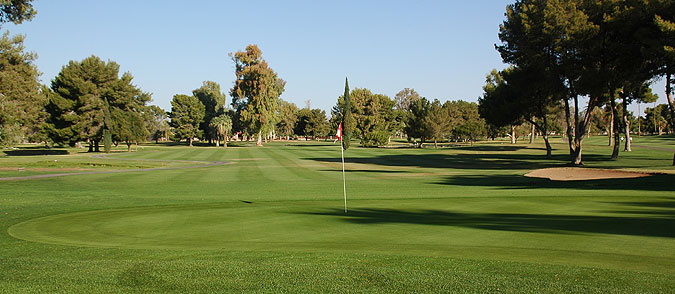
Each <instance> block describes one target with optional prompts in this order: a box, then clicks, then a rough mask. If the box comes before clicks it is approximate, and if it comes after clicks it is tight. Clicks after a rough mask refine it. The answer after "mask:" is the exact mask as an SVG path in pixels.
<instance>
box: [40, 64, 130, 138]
mask: <svg viewBox="0 0 675 294" xmlns="http://www.w3.org/2000/svg"><path fill="white" fill-rule="evenodd" d="M118 73H119V65H118V64H117V63H115V62H112V61H109V62H107V63H106V62H104V61H103V60H101V59H100V58H98V57H96V56H93V55H92V56H90V57H87V58H85V59H84V60H82V61H81V62H77V61H70V62H69V63H68V64H67V65H66V66H64V67H63V68H62V69H61V72H59V74H58V75H57V76H56V78H54V80H53V81H52V90H53V91H54V95H52V96H51V97H50V100H49V104H48V105H47V107H46V109H47V111H48V112H49V114H50V117H49V119H48V121H47V124H46V130H47V134H48V135H49V137H50V138H51V139H52V140H53V141H54V142H55V143H67V144H69V145H71V146H74V145H75V144H76V143H78V142H81V141H88V142H89V143H90V145H89V151H98V143H99V141H100V140H101V138H102V134H103V127H104V117H105V115H104V106H105V100H104V99H105V98H106V95H109V94H111V93H113V92H114V91H113V90H112V85H113V84H114V83H115V82H116V81H117V79H118Z"/></svg>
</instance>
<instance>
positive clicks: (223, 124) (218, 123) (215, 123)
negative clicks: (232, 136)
mask: <svg viewBox="0 0 675 294" xmlns="http://www.w3.org/2000/svg"><path fill="white" fill-rule="evenodd" d="M209 125H210V126H211V127H212V128H214V129H216V133H217V138H216V147H219V146H220V137H221V136H222V137H223V146H225V147H227V134H228V133H229V132H230V131H231V130H232V119H231V118H230V116H229V115H227V114H221V115H219V116H216V117H214V118H213V119H212V120H211V123H210V124H209Z"/></svg>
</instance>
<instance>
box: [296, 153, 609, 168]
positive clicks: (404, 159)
mask: <svg viewBox="0 0 675 294" xmlns="http://www.w3.org/2000/svg"><path fill="white" fill-rule="evenodd" d="M471 150H473V149H471ZM584 158H585V160H587V161H593V160H601V158H604V157H602V156H597V155H588V156H587V157H584ZM303 159H305V160H314V161H322V162H340V161H341V159H340V158H339V157H315V158H303ZM568 161H569V157H568V156H566V155H556V156H554V157H553V159H552V160H547V161H544V160H542V156H541V155H535V154H504V153H487V154H473V153H471V154H467V153H461V154H438V153H433V154H385V155H379V156H373V157H348V158H345V162H346V163H361V164H374V165H381V166H396V167H420V168H452V169H475V170H502V169H539V168H547V167H560V166H567V165H568V163H567V162H568Z"/></svg>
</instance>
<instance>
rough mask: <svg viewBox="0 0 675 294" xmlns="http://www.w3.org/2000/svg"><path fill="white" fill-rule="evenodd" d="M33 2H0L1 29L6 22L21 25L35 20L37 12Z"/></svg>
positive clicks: (5, 0) (4, 0) (6, 0)
mask: <svg viewBox="0 0 675 294" xmlns="http://www.w3.org/2000/svg"><path fill="white" fill-rule="evenodd" d="M31 2H33V0H11V1H8V0H3V1H0V27H2V24H3V23H6V22H13V23H14V24H20V23H22V22H23V21H25V20H31V19H33V17H34V16H35V14H36V13H37V11H35V9H34V8H33V4H31Z"/></svg>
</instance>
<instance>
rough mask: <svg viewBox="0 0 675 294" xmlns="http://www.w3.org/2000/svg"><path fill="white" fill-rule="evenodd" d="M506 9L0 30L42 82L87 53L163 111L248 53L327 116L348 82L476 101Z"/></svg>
mask: <svg viewBox="0 0 675 294" xmlns="http://www.w3.org/2000/svg"><path fill="white" fill-rule="evenodd" d="M510 2H511V1H503V0H477V1H424V0H422V1H419V0H418V1H236V2H235V1H167V0H165V1H155V0H151V1H126V0H116V1H114V0H101V1H90V0H78V1H76V0H60V1H48V0H35V1H34V7H35V8H36V9H37V11H38V14H37V16H36V17H35V18H34V19H33V20H32V21H31V22H26V23H24V24H21V25H18V26H14V25H12V24H6V25H4V26H3V30H5V29H9V30H10V32H11V33H12V34H17V33H21V34H25V35H26V37H27V39H26V41H25V45H26V47H27V49H28V50H31V51H35V52H37V53H38V56H39V58H38V60H37V65H38V68H39V69H40V71H41V72H42V73H43V75H42V82H43V83H46V84H49V83H50V81H51V80H52V79H53V78H54V77H55V76H56V74H58V72H59V71H60V70H61V68H62V66H63V65H65V64H66V63H68V61H70V60H82V59H84V58H86V57H88V56H90V55H92V54H93V55H96V56H99V57H101V58H102V59H104V60H112V61H115V62H117V63H118V64H120V66H121V69H122V71H128V72H131V73H132V74H133V75H134V77H135V78H134V83H135V84H137V85H138V86H139V87H140V88H141V89H143V90H144V91H147V92H151V93H153V96H152V97H153V102H152V104H156V105H159V106H160V107H162V108H164V109H165V110H170V101H171V99H172V97H173V95H174V94H191V92H192V90H194V89H196V88H198V87H200V86H201V84H202V81H206V80H212V81H215V82H218V83H219V84H220V85H221V87H222V90H223V92H225V93H227V92H228V91H229V88H231V87H232V84H233V81H234V64H233V62H232V61H231V59H230V58H229V56H228V53H230V52H235V51H238V50H243V49H244V48H245V47H246V46H247V45H248V44H257V45H258V46H259V47H260V49H261V50H262V52H263V58H265V59H266V60H267V61H268V63H269V64H270V66H271V67H272V69H274V70H275V71H276V72H277V73H278V75H279V77H281V78H282V79H284V80H286V82H287V84H286V91H285V92H284V93H283V95H282V96H281V97H282V98H283V99H284V100H287V101H291V102H294V103H296V104H297V105H298V106H301V107H302V106H304V105H305V101H307V100H310V101H311V107H312V108H321V109H325V110H330V108H331V107H332V106H333V105H334V104H335V102H336V100H337V97H338V96H339V95H341V94H342V93H343V91H344V79H345V77H348V78H349V83H350V84H349V85H350V87H351V88H354V87H360V88H368V89H370V90H372V91H373V92H375V93H381V94H385V95H388V96H390V97H393V96H394V95H395V94H396V93H397V92H398V91H400V90H401V89H403V88H415V90H417V91H418V92H419V93H420V94H421V95H422V96H425V97H427V98H431V99H439V100H442V101H445V100H457V99H462V100H467V101H476V99H477V98H478V97H479V96H480V95H481V94H482V88H481V87H482V86H483V84H484V83H485V74H486V73H488V72H489V71H490V70H491V69H493V68H498V69H501V68H503V67H504V65H503V64H502V62H501V58H500V57H499V54H498V53H497V51H495V50H494V44H495V43H498V42H499V40H498V37H497V33H498V28H499V24H500V23H501V22H502V21H503V19H504V15H503V14H504V11H505V7H506V5H507V4H509V3H510ZM662 88H663V87H662V86H661V87H659V86H656V88H655V91H656V92H657V93H660V92H663V90H662ZM659 96H663V95H661V94H660V95H659ZM228 97H229V95H228ZM660 100H663V98H661V99H660ZM228 103H229V99H228ZM643 109H644V107H643Z"/></svg>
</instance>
